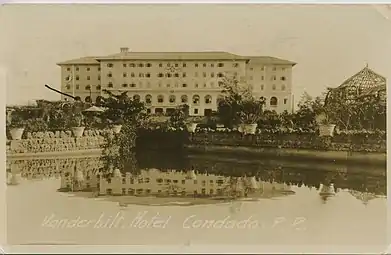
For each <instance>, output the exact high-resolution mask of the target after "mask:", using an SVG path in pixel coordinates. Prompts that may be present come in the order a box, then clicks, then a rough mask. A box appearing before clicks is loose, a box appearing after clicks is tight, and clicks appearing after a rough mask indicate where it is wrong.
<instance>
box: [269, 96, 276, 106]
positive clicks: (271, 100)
mask: <svg viewBox="0 0 391 255" xmlns="http://www.w3.org/2000/svg"><path fill="white" fill-rule="evenodd" d="M277 103H278V100H277V97H272V98H270V106H277Z"/></svg>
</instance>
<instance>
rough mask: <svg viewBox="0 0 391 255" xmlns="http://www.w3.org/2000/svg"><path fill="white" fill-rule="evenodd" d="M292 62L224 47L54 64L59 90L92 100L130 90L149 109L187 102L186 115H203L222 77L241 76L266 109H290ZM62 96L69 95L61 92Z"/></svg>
mask: <svg viewBox="0 0 391 255" xmlns="http://www.w3.org/2000/svg"><path fill="white" fill-rule="evenodd" d="M295 64H296V63H294V62H291V61H288V60H283V59H278V58H274V57H262V56H261V57H257V56H253V57H248V56H239V55H235V54H231V53H228V52H133V51H129V49H128V48H121V49H120V52H119V53H117V54H113V55H109V56H103V57H82V58H79V59H74V60H69V61H65V62H61V63H58V65H59V66H60V67H61V91H62V92H64V93H67V94H70V95H73V96H79V97H80V98H81V99H82V100H83V101H91V102H95V101H96V100H97V98H98V97H106V96H107V95H105V93H103V90H104V89H106V90H109V91H111V92H113V93H114V94H119V93H122V92H125V91H126V92H128V95H129V96H131V97H133V98H134V99H139V100H140V101H143V102H145V104H146V106H147V108H148V112H150V113H153V114H154V113H158V114H159V113H167V112H169V110H172V109H174V108H175V107H176V106H178V105H180V104H188V105H189V107H190V115H192V116H204V115H206V114H209V113H211V112H212V111H216V110H217V105H218V104H217V102H218V99H219V97H220V96H221V87H220V86H219V82H220V81H221V79H222V78H223V77H224V76H236V77H238V79H240V80H241V81H245V82H246V83H247V84H248V85H249V86H250V87H251V88H252V90H253V95H254V96H255V97H256V98H261V97H264V98H265V99H266V106H265V108H266V109H268V110H275V111H276V112H278V113H281V112H283V111H285V110H287V111H288V112H292V111H293V94H292V69H293V67H294V66H295ZM62 99H63V100H67V98H66V97H64V96H63V98H62Z"/></svg>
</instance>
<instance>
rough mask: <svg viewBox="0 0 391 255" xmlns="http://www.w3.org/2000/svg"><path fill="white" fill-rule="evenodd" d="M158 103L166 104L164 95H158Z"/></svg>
mask: <svg viewBox="0 0 391 255" xmlns="http://www.w3.org/2000/svg"><path fill="white" fill-rule="evenodd" d="M157 102H158V103H163V102H164V96H163V95H158V96H157Z"/></svg>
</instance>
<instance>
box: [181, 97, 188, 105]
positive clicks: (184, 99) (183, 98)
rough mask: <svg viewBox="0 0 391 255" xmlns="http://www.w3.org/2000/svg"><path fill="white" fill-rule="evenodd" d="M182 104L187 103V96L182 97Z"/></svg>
mask: <svg viewBox="0 0 391 255" xmlns="http://www.w3.org/2000/svg"><path fill="white" fill-rule="evenodd" d="M181 102H182V103H187V96H186V95H183V96H181Z"/></svg>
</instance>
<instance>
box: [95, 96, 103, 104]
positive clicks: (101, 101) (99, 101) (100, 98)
mask: <svg viewBox="0 0 391 255" xmlns="http://www.w3.org/2000/svg"><path fill="white" fill-rule="evenodd" d="M95 102H96V103H97V104H98V105H100V104H101V103H103V97H102V96H97V97H96V100H95Z"/></svg>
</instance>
